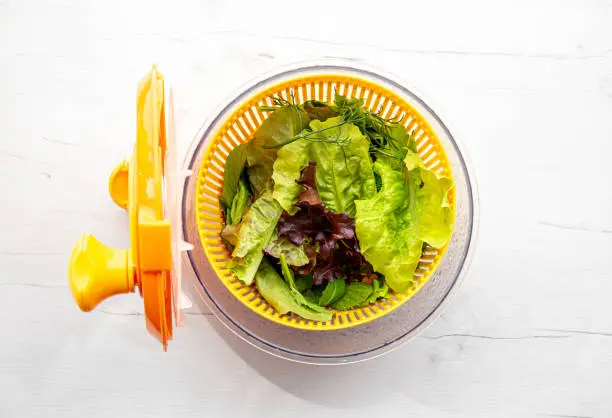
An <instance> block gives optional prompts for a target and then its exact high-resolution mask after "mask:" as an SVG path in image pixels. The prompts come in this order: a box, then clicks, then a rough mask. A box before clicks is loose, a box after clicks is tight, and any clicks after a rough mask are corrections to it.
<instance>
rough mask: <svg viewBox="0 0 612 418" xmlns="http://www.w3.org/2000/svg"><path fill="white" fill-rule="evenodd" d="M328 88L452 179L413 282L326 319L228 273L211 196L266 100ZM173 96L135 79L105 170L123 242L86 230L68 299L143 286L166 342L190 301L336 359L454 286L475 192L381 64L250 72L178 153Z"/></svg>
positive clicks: (394, 336) (363, 355)
mask: <svg viewBox="0 0 612 418" xmlns="http://www.w3.org/2000/svg"><path fill="white" fill-rule="evenodd" d="M335 93H338V94H341V95H344V96H346V97H347V98H360V99H363V101H364V105H365V107H366V108H368V109H370V110H375V111H380V112H381V113H380V114H381V116H382V117H384V118H393V117H399V116H403V117H402V119H401V123H402V124H403V125H404V126H405V127H406V129H407V131H408V132H413V133H414V137H415V138H416V143H417V150H418V153H419V155H420V156H421V157H422V159H423V160H424V162H425V164H426V165H427V166H428V168H429V169H432V170H434V171H437V172H438V173H440V174H443V175H446V176H452V177H453V179H454V182H455V188H454V190H453V191H452V193H451V196H449V197H450V201H451V203H452V207H453V211H454V227H453V234H452V237H451V239H450V241H449V243H448V244H447V245H446V246H445V247H443V248H440V249H434V248H429V247H426V248H425V249H424V251H423V256H422V258H421V260H420V263H419V266H418V268H417V271H416V273H415V276H414V282H415V286H414V287H413V288H411V289H409V290H408V291H406V292H404V293H392V294H391V295H390V296H389V297H388V298H387V299H384V300H379V301H378V302H376V303H375V304H371V305H369V306H367V307H364V308H357V309H352V310H349V311H341V312H339V311H337V312H335V313H334V316H333V319H332V320H331V321H328V322H318V321H311V320H306V319H303V318H301V317H299V316H297V315H293V314H284V315H281V314H279V313H278V312H277V311H276V310H275V309H274V308H273V307H272V306H270V305H269V304H268V303H267V302H266V301H265V300H264V299H263V298H262V297H261V296H260V295H259V293H258V291H257V289H256V288H255V287H254V286H246V285H244V284H243V283H241V282H240V281H239V280H237V279H236V278H235V277H233V276H232V274H231V273H230V271H229V269H228V268H227V265H228V262H229V260H230V254H229V252H228V251H227V249H226V248H225V246H224V245H223V243H222V241H221V238H220V232H221V229H222V227H223V220H222V215H221V209H220V206H219V196H220V194H221V190H222V186H223V170H224V166H225V161H226V159H227V156H228V153H229V152H230V151H231V150H232V149H233V148H234V147H236V146H237V145H239V144H241V143H244V142H247V141H248V140H249V139H251V138H252V136H253V134H254V133H255V131H256V130H257V129H258V128H259V126H260V125H261V124H262V122H263V121H264V120H265V118H266V117H267V114H266V113H264V112H262V111H260V110H259V109H260V107H261V106H270V105H272V98H273V97H276V96H280V97H283V98H286V99H288V98H291V97H295V100H296V102H298V103H302V102H304V101H306V100H318V101H322V102H330V101H333V97H334V94H335ZM173 122H174V117H173V95H172V88H171V86H170V85H169V83H168V82H167V81H166V80H164V77H163V75H162V74H161V72H160V71H159V70H158V69H157V68H156V67H153V68H152V69H151V70H150V71H149V72H148V73H147V74H146V75H145V77H144V78H143V79H142V80H141V81H140V83H139V84H138V89H137V121H136V126H137V130H136V142H135V145H134V151H133V154H132V156H131V158H130V159H129V160H127V161H123V162H121V163H119V165H118V166H117V167H116V168H115V169H114V171H112V174H111V176H110V180H109V193H110V195H111V198H112V199H113V201H114V202H115V203H116V204H117V205H119V206H120V207H122V208H124V209H126V210H127V212H128V215H129V221H130V247H129V248H128V249H114V248H110V247H107V246H106V245H104V244H102V243H100V242H99V241H97V240H96V239H95V238H94V237H93V236H92V235H89V234H85V235H83V236H82V237H81V238H80V239H79V240H78V242H77V244H76V245H75V247H74V250H73V252H72V255H71V259H70V265H69V283H70V288H71V291H72V294H73V296H74V299H75V301H76V302H77V304H78V306H79V307H80V308H81V309H82V310H84V311H90V310H92V309H94V308H95V306H96V305H97V304H98V303H100V302H101V301H102V300H104V299H106V298H108V297H110V296H113V295H116V294H120V293H129V292H134V291H135V290H136V289H138V291H139V292H140V295H141V296H142V299H143V303H144V316H145V318H146V326H147V329H148V330H149V332H150V333H151V334H152V335H154V336H155V337H156V338H157V339H159V340H160V342H161V343H162V346H163V348H164V349H166V348H167V344H168V341H169V340H170V339H172V331H173V326H182V325H184V318H183V316H182V309H183V308H184V307H186V306H188V305H191V304H192V303H195V304H196V305H197V306H199V307H201V308H202V309H208V310H211V311H212V312H213V313H214V314H215V315H216V316H217V318H218V319H219V320H220V321H221V322H222V323H224V324H225V325H226V326H227V327H228V328H229V329H230V330H231V331H233V332H234V333H235V334H237V335H238V336H240V337H241V338H243V339H244V340H246V341H247V342H249V343H251V344H252V345H254V346H256V347H258V348H260V349H262V350H264V351H267V352H269V353H271V354H274V355H277V356H280V357H284V358H287V359H291V360H296V361H302V362H308V363H317V364H334V363H344V362H352V361H358V360H364V359H368V358H372V357H376V356H378V355H381V354H383V353H385V352H388V351H389V350H391V349H392V348H394V347H396V346H398V345H399V344H400V343H402V342H405V341H407V340H408V339H409V338H410V337H412V336H414V335H415V334H416V333H417V332H418V331H419V330H420V329H422V328H423V327H424V326H425V325H426V324H428V323H430V322H431V320H432V318H433V317H435V316H436V315H437V314H439V313H440V310H441V309H440V308H441V306H442V305H443V304H444V302H445V301H446V300H447V299H448V297H449V296H450V295H451V294H452V293H453V291H454V290H455V289H456V288H457V285H458V283H459V282H460V281H461V279H462V277H463V276H464V275H465V273H466V269H467V265H468V263H469V259H470V256H471V253H472V251H473V246H474V240H475V236H476V229H477V222H476V220H477V192H476V188H475V184H474V179H473V174H472V172H471V169H470V166H469V164H468V162H467V159H466V156H465V152H464V150H463V149H462V147H461V146H460V145H459V143H458V142H457V140H456V139H455V138H454V137H453V135H452V134H451V131H450V130H449V129H448V127H447V126H446V125H445V124H444V122H442V120H441V119H440V117H439V116H438V114H437V113H435V112H434V110H433V109H432V108H430V107H429V106H428V105H427V104H426V103H425V102H424V101H423V100H422V99H421V97H420V96H419V95H417V94H416V93H415V92H414V90H413V89H409V88H407V87H405V83H399V82H397V81H396V80H395V79H394V78H392V77H389V76H384V75H381V74H380V72H379V71H372V70H370V69H365V68H356V67H354V66H353V65H351V66H347V65H344V64H336V63H333V64H327V65H321V64H315V65H299V66H293V67H291V68H285V69H282V70H279V71H277V72H275V73H274V74H271V75H266V76H263V77H261V78H260V79H257V80H255V81H253V82H251V83H250V84H249V85H247V86H246V87H244V88H242V89H241V90H240V91H239V92H238V93H236V94H235V95H234V96H233V97H231V99H229V100H228V101H227V103H225V104H223V105H222V106H220V107H219V110H218V111H217V112H216V114H215V115H213V117H212V118H211V119H210V120H209V121H208V122H206V123H205V124H204V125H203V126H202V128H201V130H200V131H199V132H198V133H197V135H196V137H195V139H193V142H192V145H191V147H190V150H189V151H188V153H187V155H186V156H184V158H181V156H179V155H178V154H177V152H176V141H177V140H179V139H178V138H175V132H174V125H173Z"/></svg>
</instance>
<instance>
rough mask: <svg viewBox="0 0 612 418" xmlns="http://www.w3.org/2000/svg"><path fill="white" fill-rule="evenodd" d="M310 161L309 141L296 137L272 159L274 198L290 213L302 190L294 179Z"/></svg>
mask: <svg viewBox="0 0 612 418" xmlns="http://www.w3.org/2000/svg"><path fill="white" fill-rule="evenodd" d="M309 161H310V143H309V142H308V141H306V140H305V139H298V140H297V141H295V142H292V143H290V144H287V145H285V146H283V147H282V148H280V149H279V150H278V153H277V158H276V161H274V170H273V173H272V180H274V194H273V196H274V198H275V199H276V200H277V201H278V203H280V205H281V206H282V207H283V209H285V210H286V211H287V212H289V213H290V214H292V215H293V214H294V213H295V212H297V210H298V208H297V207H295V206H294V204H295V202H297V200H298V196H299V194H300V193H301V192H302V191H303V190H304V187H303V186H300V185H299V184H297V183H296V182H295V181H296V180H297V179H299V178H300V174H301V172H302V170H303V169H304V168H305V167H306V166H307V165H308V162H309Z"/></svg>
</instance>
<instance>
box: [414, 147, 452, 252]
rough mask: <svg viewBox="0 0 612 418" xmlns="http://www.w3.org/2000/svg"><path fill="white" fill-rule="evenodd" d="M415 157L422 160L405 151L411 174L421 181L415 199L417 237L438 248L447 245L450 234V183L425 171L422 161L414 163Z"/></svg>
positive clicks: (429, 171) (444, 178)
mask: <svg viewBox="0 0 612 418" xmlns="http://www.w3.org/2000/svg"><path fill="white" fill-rule="evenodd" d="M415 155H416V158H418V159H419V160H421V159H420V157H419V156H418V154H415V153H413V152H412V151H408V154H407V155H406V158H405V160H404V161H405V163H406V167H407V168H408V169H409V170H411V172H414V171H416V170H417V169H418V170H419V174H420V179H421V182H422V187H420V188H419V189H417V190H416V200H415V204H416V212H417V217H418V235H419V238H420V239H422V240H423V241H425V242H426V243H427V244H429V245H431V246H432V247H434V248H440V247H443V246H444V245H446V243H447V242H448V240H449V239H450V237H451V234H452V232H453V213H452V209H451V205H450V202H449V201H448V192H449V191H450V190H451V189H452V188H453V187H454V184H453V180H452V179H450V178H448V177H444V176H439V175H438V174H437V173H435V172H433V171H431V170H428V169H427V168H426V167H425V166H424V164H423V162H422V160H421V161H420V163H418V162H417V163H415ZM411 167H412V169H411ZM416 167H418V168H416Z"/></svg>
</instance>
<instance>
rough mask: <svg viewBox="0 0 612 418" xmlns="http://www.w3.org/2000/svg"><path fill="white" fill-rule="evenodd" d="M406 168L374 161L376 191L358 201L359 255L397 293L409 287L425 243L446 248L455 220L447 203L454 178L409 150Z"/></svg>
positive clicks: (386, 162) (405, 159) (389, 162)
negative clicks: (377, 181) (434, 169)
mask: <svg viewBox="0 0 612 418" xmlns="http://www.w3.org/2000/svg"><path fill="white" fill-rule="evenodd" d="M404 165H405V167H403V168H401V169H397V165H396V163H395V162H393V161H392V159H391V158H381V159H378V160H377V161H376V163H375V164H374V170H375V171H376V173H377V174H378V175H380V177H381V180H382V188H381V190H380V192H379V193H378V194H377V195H376V196H375V197H374V198H372V199H370V200H361V201H358V202H356V205H357V216H356V218H355V225H356V233H357V238H358V239H359V244H360V246H361V252H362V254H363V255H364V257H365V259H366V260H367V261H369V262H370V263H371V264H372V266H373V267H374V270H375V271H377V272H379V273H381V274H383V275H384V276H385V279H386V283H387V284H388V285H389V287H390V288H391V289H393V290H395V291H396V292H403V291H405V290H407V289H408V288H410V287H411V286H412V284H413V281H412V277H413V275H414V271H415V269H416V267H417V266H418V263H419V260H420V258H421V255H422V248H423V242H426V243H428V244H429V245H431V246H433V247H436V248H439V247H441V246H443V245H445V244H446V242H448V240H449V239H450V235H451V233H452V221H453V219H452V211H451V207H450V204H449V202H448V192H449V190H450V189H451V188H452V187H453V182H452V180H451V179H449V178H446V177H441V176H438V175H437V174H436V173H434V172H432V171H430V170H428V169H427V167H426V166H425V164H424V163H423V161H422V160H421V158H420V157H419V155H418V154H417V153H415V152H413V151H412V150H410V149H408V150H407V152H406V156H405V158H404Z"/></svg>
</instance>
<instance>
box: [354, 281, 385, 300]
mask: <svg viewBox="0 0 612 418" xmlns="http://www.w3.org/2000/svg"><path fill="white" fill-rule="evenodd" d="M372 288H373V289H374V290H373V291H372V294H371V295H370V297H369V298H368V300H367V301H366V302H364V303H363V304H362V305H360V306H368V305H369V304H371V303H374V302H376V301H377V300H378V299H382V298H386V297H387V296H388V295H389V286H387V284H386V283H385V282H384V280H380V279H374V281H373V282H372Z"/></svg>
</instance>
